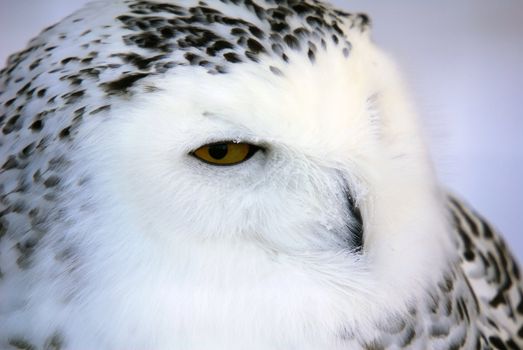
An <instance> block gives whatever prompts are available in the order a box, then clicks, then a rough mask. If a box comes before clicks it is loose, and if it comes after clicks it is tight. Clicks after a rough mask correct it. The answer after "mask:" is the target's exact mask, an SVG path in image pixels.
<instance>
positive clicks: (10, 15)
mask: <svg viewBox="0 0 523 350" xmlns="http://www.w3.org/2000/svg"><path fill="white" fill-rule="evenodd" d="M86 2H88V0H67V1H64V0H45V1H42V0H0V33H1V35H0V66H3V65H4V63H5V59H6V58H7V56H8V54H9V53H11V52H14V51H16V50H20V49H22V48H23V47H24V46H25V44H26V43H27V41H28V40H29V39H30V38H31V37H33V36H35V35H36V34H38V33H39V32H40V30H41V29H43V28H44V27H46V26H48V25H51V24H53V23H54V22H56V21H58V20H60V19H61V18H62V17H64V16H66V15H68V14H69V13H71V12H72V11H74V10H75V9H77V8H79V7H81V6H82V5H83V4H84V3H86ZM334 2H335V3H336V4H337V5H338V6H339V7H341V8H344V9H346V10H347V11H349V12H366V13H368V14H369V15H370V16H371V18H372V20H373V38H374V40H375V41H376V42H377V43H378V45H379V46H381V47H382V48H384V49H385V50H386V51H388V52H389V53H390V55H391V56H393V57H394V58H395V59H396V61H397V62H398V64H399V66H400V67H401V68H402V70H403V72H404V74H405V77H406V80H407V82H408V84H409V85H410V87H411V92H412V94H413V96H414V98H415V99H416V103H417V107H418V110H419V112H420V115H421V116H422V118H423V121H424V124H425V126H426V128H425V129H426V133H427V136H428V137H429V141H430V145H431V150H432V154H433V156H434V160H435V163H436V167H437V169H438V173H439V177H440V179H441V181H442V183H443V184H445V186H447V187H448V188H449V189H451V190H452V191H454V192H455V193H457V194H458V195H460V196H461V197H463V198H465V199H466V201H468V202H469V203H471V204H473V206H474V207H475V208H476V209H477V210H478V211H479V212H480V213H482V214H483V215H484V216H485V217H487V218H488V219H489V220H490V221H491V222H492V223H493V225H494V226H495V227H497V228H498V229H499V230H501V231H502V232H503V234H504V236H505V237H506V239H507V241H508V243H509V245H510V246H511V247H512V250H513V252H514V253H515V254H516V255H517V256H518V258H519V260H520V261H521V262H523V229H522V227H523V184H522V183H523V1H520V0H503V1H495V0H460V1H455V0H439V1H419V0H399V1H383V0H382V1H380V0H334Z"/></svg>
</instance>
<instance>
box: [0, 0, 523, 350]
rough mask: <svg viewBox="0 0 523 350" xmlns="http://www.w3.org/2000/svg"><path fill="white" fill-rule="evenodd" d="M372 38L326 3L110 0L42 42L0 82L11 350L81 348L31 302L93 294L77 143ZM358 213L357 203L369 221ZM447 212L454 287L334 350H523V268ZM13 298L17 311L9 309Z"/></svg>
mask: <svg viewBox="0 0 523 350" xmlns="http://www.w3.org/2000/svg"><path fill="white" fill-rule="evenodd" d="M101 13H103V14H102V15H100V14H101ZM368 27H369V19H368V18H367V16H365V15H362V14H349V13H346V12H343V11H339V10H335V9H332V8H331V7H330V6H329V5H327V4H324V3H321V2H318V1H292V0H284V1H283V0H282V1H280V0H266V1H251V0H245V1H237V0H221V1H219V2H218V1H217V2H213V3H211V2H208V3H207V2H203V1H200V2H198V3H196V2H187V3H186V2H180V3H179V4H174V3H157V2H150V1H134V0H129V1H123V0H122V1H114V2H111V3H110V6H107V3H106V2H103V1H101V2H94V3H93V4H92V5H90V6H89V7H87V8H86V9H83V10H81V11H79V12H77V13H75V14H73V15H71V16H70V17H68V18H66V19H64V20H63V21H62V22H60V23H59V24H57V25H55V26H52V27H49V28H47V29H45V30H44V31H43V32H42V33H41V34H40V35H39V36H38V37H36V38H35V39H33V40H32V41H31V42H30V43H29V46H28V47H27V49H25V50H23V51H21V52H19V53H17V54H14V55H12V56H11V57H10V58H9V60H8V63H7V66H6V67H5V68H4V69H3V70H2V71H1V72H0V108H1V109H0V129H1V132H2V134H1V135H0V136H1V137H0V164H1V167H0V195H1V196H0V320H3V321H4V322H5V324H7V328H6V327H3V329H2V330H0V344H1V347H2V348H12V349H72V348H74V347H71V346H70V344H79V343H75V339H73V338H71V337H73V336H72V335H71V333H70V332H68V330H67V325H68V323H67V322H62V323H60V322H58V321H57V322H56V324H54V323H53V322H50V324H51V326H50V327H49V328H48V329H43V330H42V329H38V330H35V329H32V327H33V326H32V324H31V323H30V322H29V321H28V320H29V319H31V316H29V317H30V318H29V319H28V318H27V315H28V314H29V315H30V313H31V310H32V309H31V307H33V306H32V304H30V303H29V302H28V300H29V299H30V297H26V296H27V295H31V294H32V291H31V290H30V288H31V286H33V284H31V282H28V281H31V280H33V279H37V278H45V279H47V280H48V281H49V283H50V284H51V285H52V284H53V283H54V281H57V280H59V279H60V278H62V276H64V275H68V276H74V277H72V278H73V279H74V278H78V279H79V280H78V285H79V286H81V287H78V289H81V288H86V286H87V288H86V289H85V290H89V285H88V284H86V282H85V281H84V280H83V275H82V274H81V273H79V272H78V271H79V270H81V269H82V268H84V267H83V265H82V264H79V261H82V259H83V258H85V256H82V253H81V252H79V251H78V247H77V246H76V245H75V244H74V241H75V239H74V237H72V238H71V237H70V236H60V234H58V233H57V231H60V232H61V231H62V230H63V231H64V232H66V231H67V230H68V228H69V227H75V219H74V215H71V212H70V211H68V210H69V208H67V200H68V199H67V198H64V194H70V193H76V192H82V191H84V188H86V187H85V186H86V184H88V183H89V182H90V180H91V177H93V176H96V175H95V174H93V173H90V172H89V171H79V172H71V171H70V168H71V167H72V166H73V164H77V163H74V162H73V161H72V159H71V155H73V154H75V153H76V152H77V150H78V149H79V148H82V149H84V148H85V145H83V144H82V143H81V142H78V141H77V136H78V135H79V134H82V133H89V132H92V131H93V130H101V129H104V128H105V126H106V125H107V123H109V122H110V118H109V116H110V115H111V112H112V110H113V109H114V108H115V107H118V108H120V106H122V105H124V106H125V105H126V104H131V103H132V102H133V100H134V99H135V98H136V97H137V96H142V98H143V96H148V95H151V96H154V95H155V94H157V93H158V92H159V91H162V89H163V88H162V87H161V86H158V85H157V81H158V80H159V79H164V78H166V77H176V75H177V74H178V70H179V69H187V68H192V69H194V70H198V71H202V72H205V74H209V75H227V74H234V72H232V67H233V66H234V67H240V69H241V67H242V65H247V64H257V65H260V66H262V67H263V69H265V71H266V74H267V75H272V76H275V77H280V78H282V79H285V76H286V74H287V73H286V72H287V70H286V67H288V66H289V65H293V64H294V61H293V59H295V57H302V58H303V61H305V62H306V63H307V64H308V65H309V66H310V67H313V66H314V65H315V64H316V60H317V56H318V55H325V54H331V55H334V54H336V55H339V56H340V57H342V58H343V59H344V60H347V61H349V60H351V56H352V50H353V47H352V46H353V45H352V42H351V36H354V35H356V34H353V33H357V35H360V34H362V33H363V34H365V33H366V32H367V31H368ZM71 174H74V176H71ZM349 197H350V196H349ZM356 203H358V201H357V200H352V199H351V200H349V204H350V205H351V206H352V209H353V212H352V213H353V214H354V215H356V216H359V215H360V214H359V211H358V210H357V209H358V208H357V207H358V205H356ZM444 205H445V206H447V207H448V211H449V213H450V214H449V217H450V218H451V222H452V224H451V226H452V227H453V232H452V234H451V236H452V244H453V245H452V247H453V249H454V252H453V253H452V254H451V255H450V256H449V259H448V264H447V267H446V269H445V271H443V273H442V276H443V278H440V277H437V278H436V279H435V280H433V281H431V283H429V285H428V286H427V287H426V288H425V290H426V293H425V294H424V295H422V296H417V297H416V298H413V299H411V300H410V301H409V304H408V305H407V308H408V312H407V313H406V314H402V315H400V316H398V315H397V314H394V313H390V314H389V313H387V314H384V315H383V319H381V320H380V321H376V322H373V325H374V328H373V329H372V330H370V331H369V330H368V331H366V332H362V335H360V334H356V333H355V331H354V328H350V327H348V329H347V330H344V329H340V330H339V331H337V332H336V334H337V335H336V339H334V340H333V342H332V343H336V344H341V345H340V347H339V348H340V349H369V350H370V349H373V350H377V349H519V348H523V287H522V282H521V279H520V274H519V270H518V266H517V264H516V262H515V261H514V260H513V258H512V257H511V255H510V253H509V251H508V249H507V247H506V246H505V244H504V243H503V241H502V239H501V238H500V237H499V236H498V235H497V234H496V233H495V232H494V231H493V230H492V229H491V228H490V226H489V224H488V223H486V222H485V221H484V220H483V219H482V218H480V217H479V216H478V215H476V214H474V213H473V212H472V211H471V210H470V209H469V208H468V207H466V206H465V205H463V204H462V203H460V202H459V201H458V200H456V199H453V198H451V199H449V200H448V202H447V203H446V204H444ZM72 210H73V212H76V213H77V214H78V215H82V212H87V211H92V210H93V208H92V207H90V206H89V203H87V202H86V203H85V206H83V207H78V208H76V207H75V208H74V209H72ZM66 213H67V214H66ZM365 218H366V217H365V213H364V215H363V221H365ZM359 220H361V216H360V217H359ZM57 223H59V224H57ZM352 233H353V234H356V233H355V232H354V231H353V232H352ZM360 233H361V234H363V237H365V232H363V233H362V232H360ZM69 234H71V232H69ZM46 237H47V238H46ZM48 237H52V238H48ZM68 240H70V241H71V243H70V244H69V243H68V242H67V241H68ZM55 241H56V242H55ZM42 242H45V243H42ZM64 242H65V243H64ZM352 242H353V244H354V245H355V246H356V247H352V248H353V249H352V248H351V249H352V252H357V253H358V254H365V253H366V250H365V249H363V248H362V247H360V245H363V244H364V243H363V242H365V238H362V239H355V238H354V239H353V240H352ZM365 244H366V243H365ZM408 248H409V249H415V247H408ZM360 250H361V252H360ZM44 264H45V265H46V266H45V268H44V267H42V265H44ZM86 271H87V270H86ZM42 276H44V277H42ZM78 276H80V277H78ZM435 276H440V275H439V274H435ZM85 290H84V291H82V292H85ZM18 291H19V293H20V297H19V298H18V299H17V296H16V295H14V294H17V293H18ZM82 292H79V291H78V290H75V289H74V288H73V289H72V290H68V291H67V293H66V292H64V294H65V295H66V296H65V297H64V298H62V299H60V302H63V303H64V305H65V304H68V303H70V302H71V300H81V301H80V302H83V301H82V299H81V298H78V295H82V294H81V293H82ZM4 293H5V294H4ZM7 293H9V294H7ZM75 293H76V294H75ZM282 293H284V292H282ZM123 294H125V293H123ZM4 295H7V296H8V297H9V300H15V301H17V302H14V304H6V302H3V300H2V297H3V296H4ZM4 300H5V299H4ZM37 300H38V299H37ZM85 300H89V299H85ZM31 302H34V301H31ZM86 307H87V308H89V305H87V306H86ZM35 309H36V310H38V312H39V313H42V312H45V310H42V309H38V308H35ZM20 310H24V311H20ZM28 310H29V311H28ZM24 315H25V316H24ZM24 317H26V318H24ZM35 317H36V316H35ZM40 317H41V315H40ZM45 317H48V318H54V315H52V314H51V315H45ZM57 319H58V317H57ZM65 319H66V320H67V316H65ZM7 322H9V323H7ZM20 324H22V326H20ZM86 327H87V328H86V331H87V332H89V331H90V332H92V335H93V337H98V336H99V337H101V338H102V340H100V342H99V343H96V341H93V342H91V343H89V342H88V343H87V344H97V346H99V347H98V348H108V349H109V348H121V347H119V346H120V345H119V344H114V343H111V341H110V339H111V334H105V333H104V331H103V330H99V329H97V328H96V326H93V324H89V325H88V326H86ZM89 327H91V328H89ZM349 328H350V329H349ZM21 329H25V331H21ZM113 331H114V330H113ZM121 332H123V333H124V334H125V332H126V331H125V330H121ZM128 332H133V331H128ZM152 332H153V331H152ZM173 332H174V330H173ZM138 333H140V332H138ZM369 334H371V335H369ZM89 336H90V335H89V334H88V335H87V337H89ZM149 337H151V338H155V335H154V334H150V335H149ZM202 338H205V335H202ZM107 339H109V340H107ZM289 342H291V343H292V341H289ZM298 343H299V342H298ZM298 343H297V344H298ZM81 344H85V343H81ZM144 344H146V345H144ZM151 344H153V345H151ZM300 344H301V343H300ZM329 344H330V343H329ZM141 345H142V346H145V347H144V348H147V346H152V347H154V346H155V345H156V346H158V348H168V347H166V346H165V344H164V343H155V342H154V341H153V342H152V343H147V342H145V343H138V344H137V345H133V346H137V347H138V348H139V347H140V346H141ZM189 348H191V347H189V346H185V345H184V346H182V345H180V349H189ZM209 348H210V347H207V349H209ZM273 348H274V349H275V348H279V347H277V346H274V347H273Z"/></svg>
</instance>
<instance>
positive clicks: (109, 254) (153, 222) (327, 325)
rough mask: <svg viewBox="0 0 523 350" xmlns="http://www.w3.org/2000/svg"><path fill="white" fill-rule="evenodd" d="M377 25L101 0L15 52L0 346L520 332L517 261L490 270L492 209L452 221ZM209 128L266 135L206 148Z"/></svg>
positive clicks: (214, 136)
mask: <svg viewBox="0 0 523 350" xmlns="http://www.w3.org/2000/svg"><path fill="white" fill-rule="evenodd" d="M367 28H368V19H367V17H366V16H364V15H351V14H346V13H343V12H340V11H337V10H333V9H331V8H330V7H328V5H326V4H322V3H316V2H296V1H288V2H287V1H285V2H282V3H280V2H279V1H277V2H273V1H266V2H265V1H264V2H262V1H260V2H259V3H258V2H256V3H255V2H251V1H245V2H237V1H226V0H224V1H221V2H220V1H213V2H212V3H209V4H207V3H204V2H199V3H197V2H195V1H180V2H176V3H175V2H169V3H168V4H164V3H156V2H152V1H134V0H133V1H113V2H109V1H100V2H94V3H93V4H91V5H89V6H88V7H87V8H86V9H84V10H81V11H79V12H77V13H76V14H73V15H72V16H70V17H68V18H66V19H65V20H64V21H62V22H60V23H59V24H58V25H57V26H55V27H53V28H51V29H49V30H47V31H45V32H43V33H42V34H41V35H40V36H39V37H37V38H36V39H34V40H33V41H32V42H31V43H30V46H29V48H28V50H26V51H24V52H22V53H20V54H18V55H14V56H12V57H11V58H10V61H9V62H8V65H7V67H6V68H5V69H4V70H3V71H2V77H1V81H0V82H1V85H0V86H1V89H2V91H3V92H2V94H1V95H0V100H1V101H0V102H1V103H2V106H3V107H2V108H3V109H2V112H1V113H2V116H3V118H2V119H1V120H2V123H3V125H2V127H3V129H2V131H3V134H4V135H3V138H2V144H1V146H2V151H1V152H2V157H4V158H5V161H4V163H3V167H2V170H1V172H0V179H1V183H2V187H1V190H2V191H1V194H2V202H1V205H2V206H3V207H2V211H1V213H2V218H1V221H0V222H1V224H2V226H1V227H2V230H0V232H1V234H0V270H1V271H2V274H1V276H2V277H1V279H0V296H1V298H0V324H1V325H2V327H1V328H0V344H2V345H1V346H2V347H9V346H11V347H15V348H20V349H29V348H30V349H33V348H35V349H36V348H38V349H39V348H46V349H47V348H63V349H348V348H350V349H352V348H354V349H359V348H365V349H381V348H391V349H394V348H412V349H426V348H431V349H449V348H467V349H468V348H476V346H477V347H480V348H488V346H489V345H488V344H490V346H492V345H493V344H494V345H495V344H496V342H497V341H498V340H496V339H493V337H498V339H499V341H501V342H506V345H507V346H510V345H509V341H511V342H513V343H514V344H516V345H515V346H517V344H521V337H519V338H518V337H517V335H516V333H517V332H518V327H520V326H521V323H522V321H521V312H523V310H519V309H518V308H517V303H518V302H519V300H520V299H521V295H522V294H521V282H519V281H517V279H518V278H519V276H518V275H517V273H516V269H517V267H516V265H515V264H513V265H512V266H503V269H506V271H499V268H498V271H497V273H495V274H494V275H492V274H491V272H489V271H491V270H492V269H491V265H487V264H484V261H483V260H481V259H480V256H481V255H482V254H479V253H477V251H481V250H482V249H483V248H481V246H483V245H485V246H487V244H490V243H488V242H483V241H482V240H481V239H480V236H481V237H482V238H486V239H487V238H488V237H486V232H487V231H486V230H487V229H488V225H487V224H485V223H482V222H481V221H478V220H480V219H478V218H475V217H473V216H471V214H470V213H469V212H465V211H466V209H462V208H461V206H460V205H459V204H458V203H457V202H456V203H454V204H453V205H452V206H451V208H452V209H453V212H454V218H455V220H454V221H452V220H450V219H451V215H450V212H449V210H448V209H447V206H448V204H447V199H446V198H445V194H444V193H443V192H442V191H441V190H440V189H439V185H438V184H437V182H436V180H435V177H434V175H433V170H432V166H431V163H430V160H429V159H428V156H427V152H426V149H425V145H424V143H423V139H422V137H421V132H420V130H419V127H418V125H417V119H416V113H415V111H414V110H413V107H412V106H411V104H410V100H409V97H408V96H407V94H406V93H405V90H404V88H403V84H402V82H401V80H400V78H399V77H398V74H397V72H396V68H395V67H394V65H393V64H392V63H391V62H390V61H389V60H388V58H387V57H386V55H384V54H383V53H382V52H381V51H380V50H378V49H377V48H376V47H375V46H374V45H373V44H372V43H371V41H370V40H369V38H368V29H367ZM216 143H218V144H219V145H221V146H223V145H227V147H229V148H227V149H228V150H229V149H232V148H233V147H235V146H234V145H244V144H247V145H252V146H249V147H253V148H251V149H252V150H254V149H256V150H257V151H254V153H253V154H252V157H250V158H248V159H247V158H245V161H241V162H239V163H238V164H236V165H230V166H217V165H213V164H209V163H206V162H202V161H201V159H199V158H198V157H196V156H195V150H198V149H200V148H201V147H207V146H208V145H215V144H216ZM254 147H255V148H254ZM218 158H219V157H218ZM460 210H461V211H460ZM463 210H465V211H463ZM469 216H470V217H469ZM471 222H474V223H476V226H477V227H476V228H474V225H472V224H471ZM360 224H361V225H362V227H360ZM481 225H483V226H481ZM485 225H487V226H485ZM454 227H456V228H454ZM478 227H480V228H478ZM455 230H458V231H459V232H460V233H459V234H456V231H455ZM469 237H477V239H476V238H472V240H473V241H477V242H478V243H477V244H478V248H476V246H475V243H474V242H472V241H471V238H469ZM489 239H490V240H491V238H489ZM490 240H489V242H490ZM497 240H498V238H495V241H494V242H498V241H497ZM492 244H494V246H493V247H494V248H492V249H493V251H494V253H493V254H495V256H496V257H497V258H495V259H494V260H499V259H505V260H504V261H505V262H509V261H512V260H511V259H510V255H509V254H508V253H507V252H505V251H502V249H501V248H499V247H498V245H499V244H502V243H499V244H498V243H492ZM471 254H472V255H473V257H472V258H473V259H469V258H470V257H471V256H470V255H471ZM483 254H484V256H488V249H487V251H485V252H484V253H483ZM500 254H501V255H500ZM503 254H506V256H505V255H503ZM501 257H503V258H501ZM476 258H477V259H476ZM486 259H487V260H488V259H490V258H486ZM505 265H507V264H505ZM470 266H472V267H470ZM469 267H470V268H469ZM489 269H490V270H489ZM505 273H506V274H505ZM507 276H508V277H507ZM505 277H507V278H508V279H509V280H510V281H511V285H510V286H509V288H508V289H507V288H505V287H504V284H503V283H501V281H502V280H503V278H505ZM475 279H477V280H475ZM512 280H513V281H514V283H512ZM449 281H450V286H449ZM470 281H472V282H470ZM505 281H506V280H505ZM492 285H494V288H497V290H498V291H499V290H501V291H502V292H503V298H504V301H505V302H504V305H502V306H496V308H498V307H499V308H500V309H501V308H503V312H501V313H500V314H498V313H497V311H496V312H494V313H493V314H492V315H497V316H496V319H495V320H492V322H495V323H496V324H498V329H497V330H496V329H495V328H494V327H493V326H492V325H490V326H489V321H488V319H487V318H488V317H489V316H488V315H490V314H489V312H487V311H485V310H484V308H485V307H486V306H485V305H488V302H489V299H491V298H495V295H491V294H493V293H491V292H492V291H493V290H494V289H491V288H493V287H492ZM505 292H506V293H507V294H506V295H505V294H504V293H505ZM518 293H519V294H518ZM494 294H495V293H494ZM476 295H477V296H476ZM478 298H479V300H478ZM518 298H519V299H518ZM449 304H450V310H449V306H448V305H449ZM491 304H492V303H491ZM491 306H492V305H491ZM520 308H521V307H520ZM434 309H436V311H431V310H434ZM516 309H517V310H516ZM509 311H512V316H510V312H509ZM465 313H466V317H465ZM516 313H518V316H516V315H515V314H516ZM507 315H509V316H507ZM492 317H494V316H492ZM505 318H506V319H505ZM520 333H521V331H520ZM492 334H494V335H492ZM489 337H490V338H489Z"/></svg>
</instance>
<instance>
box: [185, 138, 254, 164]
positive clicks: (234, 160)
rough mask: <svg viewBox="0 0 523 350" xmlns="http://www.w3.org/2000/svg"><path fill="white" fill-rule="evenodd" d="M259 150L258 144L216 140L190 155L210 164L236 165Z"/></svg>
mask: <svg viewBox="0 0 523 350" xmlns="http://www.w3.org/2000/svg"><path fill="white" fill-rule="evenodd" d="M259 150H260V147H259V146H255V145H251V144H249V143H235V142H232V141H231V142H217V143H212V144H208V145H204V146H202V147H200V148H198V149H197V150H195V151H193V152H192V153H191V155H193V156H194V157H196V158H198V159H199V160H201V161H203V162H205V163H209V164H212V165H236V164H239V163H242V162H245V161H246V160H247V159H249V158H251V157H252V156H253V155H254V154H255V153H256V152H257V151H259Z"/></svg>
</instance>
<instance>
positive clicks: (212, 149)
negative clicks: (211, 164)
mask: <svg viewBox="0 0 523 350" xmlns="http://www.w3.org/2000/svg"><path fill="white" fill-rule="evenodd" d="M227 152H228V147H227V144H226V143H217V144H215V145H212V146H209V155H210V156H211V157H213V158H214V159H222V158H223V157H225V156H226V155H227Z"/></svg>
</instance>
